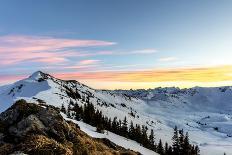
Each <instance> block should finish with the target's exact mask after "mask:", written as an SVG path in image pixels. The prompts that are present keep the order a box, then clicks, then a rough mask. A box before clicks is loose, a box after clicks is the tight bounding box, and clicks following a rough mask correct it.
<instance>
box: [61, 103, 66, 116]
mask: <svg viewBox="0 0 232 155" xmlns="http://www.w3.org/2000/svg"><path fill="white" fill-rule="evenodd" d="M60 111H61V112H62V113H64V114H66V109H65V107H64V104H62V105H61V109H60Z"/></svg>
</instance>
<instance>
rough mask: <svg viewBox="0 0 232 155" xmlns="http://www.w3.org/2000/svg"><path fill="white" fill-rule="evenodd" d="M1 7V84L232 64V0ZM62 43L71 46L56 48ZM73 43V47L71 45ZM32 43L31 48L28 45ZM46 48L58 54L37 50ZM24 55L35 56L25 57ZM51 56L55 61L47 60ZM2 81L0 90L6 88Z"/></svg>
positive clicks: (5, 1) (77, 0)
mask: <svg viewBox="0 0 232 155" xmlns="http://www.w3.org/2000/svg"><path fill="white" fill-rule="evenodd" d="M0 2H1V5H0V48H2V51H3V52H0V57H2V58H0V60H1V61H2V63H1V66H0V69H1V71H0V76H2V77H8V76H9V75H14V74H17V75H20V76H26V75H28V74H30V73H31V72H33V71H36V70H44V71H47V72H50V73H54V74H55V73H57V74H58V73H72V75H73V74H74V73H84V72H96V71H98V72H103V71H104V72H106V71H111V72H112V71H115V74H117V72H118V71H121V72H122V71H131V72H135V71H138V70H142V71H145V70H160V69H164V70H166V69H169V70H170V68H171V69H179V68H186V67H187V68H189V67H192V68H194V67H198V68H202V67H206V68H207V67H215V66H216V67H218V66H225V65H227V66H228V65H231V63H232V62H231V58H232V52H231V50H232V44H231V41H232V29H231V27H232V18H231V17H232V9H231V7H232V1H229V0H221V1H218V0H204V1H202V0H191V1H190V0H165V1H164V0H145V1H135V0H117V1H113V0H98V1H93V0H69V1H64V0H60V1H58V0H57V1H47V0H40V1H30V0H20V1H16V0H1V1H0ZM17 38H18V39H19V40H20V41H18V40H17ZM51 39H53V40H52V43H50V42H49V41H51ZM63 39H66V42H67V44H65V45H63V46H58V47H56V46H55V45H54V44H60V43H61V42H62V41H64V40H63ZM21 40H24V41H21ZM73 40H76V42H75V43H74V44H75V45H73V44H72V45H70V42H72V41H73ZM83 40H85V41H92V40H95V41H103V42H104V43H103V42H101V43H99V44H98V45H92V44H91V43H90V42H88V43H86V44H85V46H80V45H79V44H78V41H83ZM29 41H34V42H33V43H32V42H31V43H28V44H27V42H29ZM36 42H38V44H36ZM45 42H49V46H52V47H53V48H48V47H46V48H42V49H40V47H41V46H44V44H45ZM25 48H27V49H32V50H31V51H30V50H29V51H28V50H26V51H24V49H25ZM35 48H36V50H34V49H35ZM38 48H39V49H38ZM22 49H23V50H22ZM20 50H22V51H24V52H21V51H20ZM0 51H1V50H0ZM70 51H72V52H71V53H70ZM20 52H21V54H19V53H20ZM6 53H7V54H6ZM8 53H9V55H8ZM16 53H18V54H16ZM35 53H36V54H35ZM38 53H39V54H38ZM57 53H58V54H57ZM61 53H62V54H61ZM74 53H76V54H74ZM77 53H78V54H77ZM80 53H81V54H82V55H81V56H80ZM6 55H8V56H6ZM24 55H25V57H23V56H24ZM28 55H30V56H28ZM40 55H41V56H42V55H43V56H42V57H41V56H40ZM83 55H85V56H83ZM19 57H20V59H19ZM51 57H53V60H48V59H49V58H51ZM16 58H17V59H16ZM12 60H15V61H12ZM74 66H78V67H74ZM179 70H181V69H179ZM116 71H117V72H116ZM228 74H231V73H230V72H229V73H228ZM71 78H72V77H71ZM76 78H77V79H78V76H77V77H76ZM0 79H1V78H0ZM2 79H4V80H1V82H0V83H5V82H6V81H7V80H5V78H2ZM96 79H98V78H96ZM96 79H95V80H96ZM98 80H99V79H98ZM172 80H173V79H170V80H168V82H170V81H172ZM112 81H116V82H125V81H123V80H122V79H119V80H118V81H117V80H115V79H114V80H112ZM132 81H133V80H132ZM132 81H129V82H132ZM174 81H175V80H174ZM126 82H128V81H126ZM141 82H144V81H141ZM152 82H160V81H155V80H152ZM162 82H163V81H162ZM197 82H202V81H197ZM216 82H218V81H216ZM87 83H88V82H87ZM91 84H92V83H91ZM177 86H178V85H177ZM96 87H98V86H96Z"/></svg>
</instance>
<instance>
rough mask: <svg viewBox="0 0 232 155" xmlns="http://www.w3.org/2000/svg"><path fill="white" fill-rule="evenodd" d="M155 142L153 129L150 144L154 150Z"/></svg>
mask: <svg viewBox="0 0 232 155" xmlns="http://www.w3.org/2000/svg"><path fill="white" fill-rule="evenodd" d="M154 143H155V136H154V131H153V129H151V133H150V136H149V145H150V148H151V149H152V150H154Z"/></svg>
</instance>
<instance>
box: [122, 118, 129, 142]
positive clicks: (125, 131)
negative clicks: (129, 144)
mask: <svg viewBox="0 0 232 155" xmlns="http://www.w3.org/2000/svg"><path fill="white" fill-rule="evenodd" d="M122 132H123V133H122V134H123V135H124V136H125V137H128V135H127V132H128V127H127V119H126V116H125V118H124V120H123V122H122Z"/></svg>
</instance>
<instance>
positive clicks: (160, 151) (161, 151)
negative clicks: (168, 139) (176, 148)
mask: <svg viewBox="0 0 232 155" xmlns="http://www.w3.org/2000/svg"><path fill="white" fill-rule="evenodd" d="M157 153H159V154H160V155H163V154H164V148H163V144H162V141H161V139H160V140H159V144H158V146H157Z"/></svg>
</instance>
